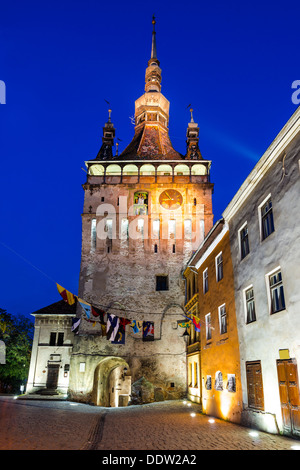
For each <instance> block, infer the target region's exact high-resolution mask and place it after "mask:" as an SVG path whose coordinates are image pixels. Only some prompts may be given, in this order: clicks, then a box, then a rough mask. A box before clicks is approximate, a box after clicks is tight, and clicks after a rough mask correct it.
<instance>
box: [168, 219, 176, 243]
mask: <svg viewBox="0 0 300 470" xmlns="http://www.w3.org/2000/svg"><path fill="white" fill-rule="evenodd" d="M168 238H169V239H174V238H176V220H169V223H168Z"/></svg>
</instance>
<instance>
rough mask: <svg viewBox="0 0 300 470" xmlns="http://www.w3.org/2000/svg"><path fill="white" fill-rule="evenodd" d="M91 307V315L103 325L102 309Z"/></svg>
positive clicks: (104, 313) (103, 312)
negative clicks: (97, 318)
mask: <svg viewBox="0 0 300 470" xmlns="http://www.w3.org/2000/svg"><path fill="white" fill-rule="evenodd" d="M91 307H92V310H91V311H92V315H94V317H99V320H100V323H102V324H104V323H105V320H104V315H106V312H105V311H104V310H102V308H98V307H94V306H93V305H92V306H91Z"/></svg>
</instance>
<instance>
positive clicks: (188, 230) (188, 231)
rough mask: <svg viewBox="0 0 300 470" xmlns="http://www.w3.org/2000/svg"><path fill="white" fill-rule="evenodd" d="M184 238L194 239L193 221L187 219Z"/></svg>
mask: <svg viewBox="0 0 300 470" xmlns="http://www.w3.org/2000/svg"><path fill="white" fill-rule="evenodd" d="M184 238H185V239H186V240H191V238H192V221H191V220H190V219H185V221H184Z"/></svg>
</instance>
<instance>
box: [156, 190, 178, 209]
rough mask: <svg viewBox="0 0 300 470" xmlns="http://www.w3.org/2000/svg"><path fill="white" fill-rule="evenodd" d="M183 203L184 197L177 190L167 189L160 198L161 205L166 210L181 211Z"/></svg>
mask: <svg viewBox="0 0 300 470" xmlns="http://www.w3.org/2000/svg"><path fill="white" fill-rule="evenodd" d="M182 202H183V198H182V195H181V194H180V192H179V191H176V189H167V190H166V191H164V192H162V193H161V195H160V196H159V203H160V205H161V206H162V207H163V208H164V209H168V210H172V211H173V210H176V209H179V207H180V206H181V204H182Z"/></svg>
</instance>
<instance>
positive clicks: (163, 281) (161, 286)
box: [156, 276, 169, 290]
mask: <svg viewBox="0 0 300 470" xmlns="http://www.w3.org/2000/svg"><path fill="white" fill-rule="evenodd" d="M156 290H169V282H168V276H156Z"/></svg>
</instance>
